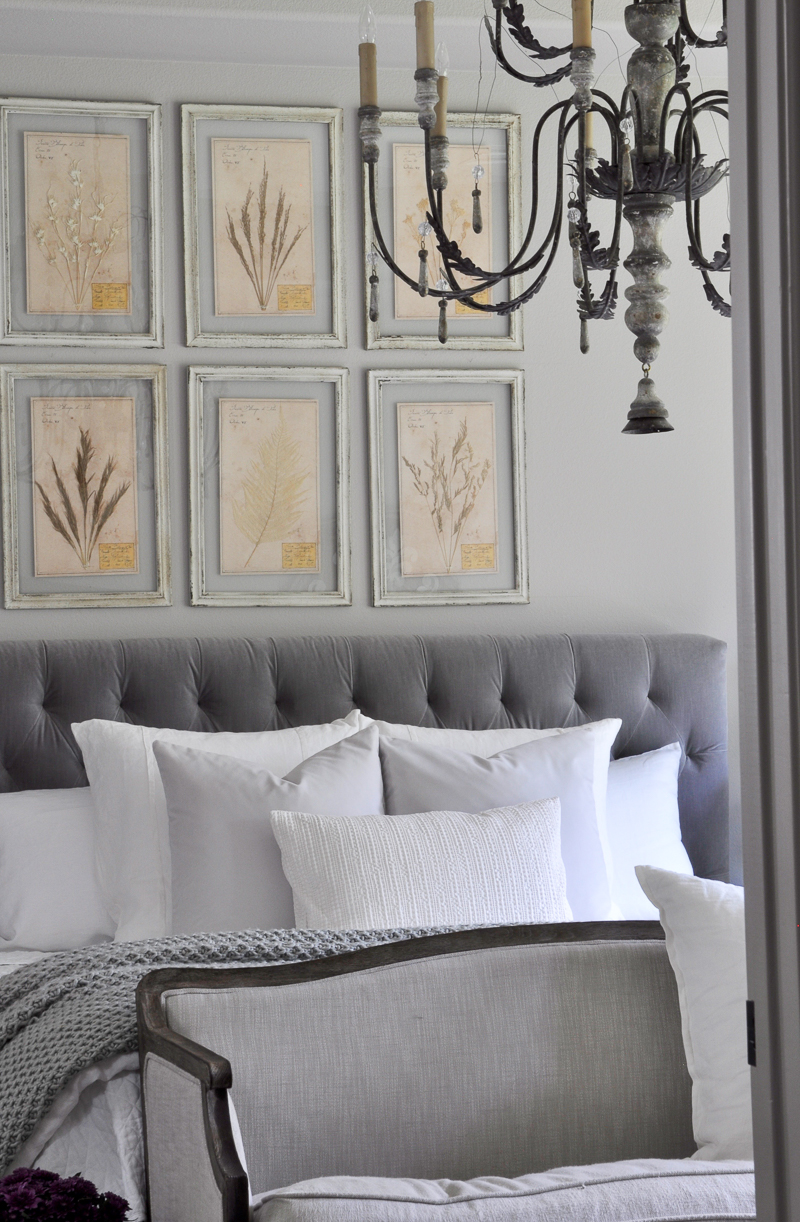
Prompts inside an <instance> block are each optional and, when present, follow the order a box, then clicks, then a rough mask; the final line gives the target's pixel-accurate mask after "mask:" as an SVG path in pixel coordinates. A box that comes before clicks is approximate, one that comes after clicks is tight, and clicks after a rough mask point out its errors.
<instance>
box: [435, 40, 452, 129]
mask: <svg viewBox="0 0 800 1222" xmlns="http://www.w3.org/2000/svg"><path fill="white" fill-rule="evenodd" d="M449 67H450V56H449V55H448V53H447V47H446V46H445V44H444V43H443V42H440V43H439V45H438V47H437V48H436V71H437V72H438V73H439V79H438V80H437V82H436V89H437V92H438V94H439V101H438V102H437V103H436V123H435V124H434V127H433V133H432V134H433V135H434V136H446V135H447V85H448V80H447V73H448V69H449Z"/></svg>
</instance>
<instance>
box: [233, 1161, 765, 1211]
mask: <svg viewBox="0 0 800 1222" xmlns="http://www.w3.org/2000/svg"><path fill="white" fill-rule="evenodd" d="M254 1206H255V1208H254V1213H253V1222H444V1220H445V1219H447V1220H448V1222H461V1220H462V1219H463V1220H464V1222H467V1220H469V1222H528V1219H530V1222H545V1220H546V1222H589V1220H591V1222H619V1219H621V1218H624V1219H625V1220H626V1222H679V1220H680V1219H687V1220H688V1219H697V1218H702V1219H703V1220H704V1222H705V1220H706V1219H708V1220H709V1222H710V1220H711V1219H714V1218H719V1219H723V1218H724V1219H725V1220H726V1222H732V1220H737V1222H738V1220H739V1219H741V1220H744V1219H754V1218H755V1216H756V1212H755V1191H754V1185H753V1164H752V1163H749V1162H714V1163H707V1162H698V1161H696V1160H691V1161H689V1160H684V1159H655V1158H650V1159H635V1160H631V1161H627V1162H618V1163H595V1164H593V1165H591V1166H585V1167H561V1168H558V1169H557V1170H555V1171H545V1172H540V1173H539V1174H538V1175H523V1176H520V1177H519V1178H518V1179H503V1178H501V1177H495V1176H484V1177H481V1178H480V1179H474V1180H417V1179H383V1178H378V1177H369V1176H364V1177H350V1176H330V1177H328V1178H326V1179H316V1180H305V1181H303V1182H302V1183H299V1184H292V1185H291V1186H290V1187H287V1188H279V1189H275V1190H273V1191H272V1192H268V1193H265V1194H263V1195H262V1196H260V1197H257V1198H256V1199H255V1201H254ZM443 1207H444V1208H443Z"/></svg>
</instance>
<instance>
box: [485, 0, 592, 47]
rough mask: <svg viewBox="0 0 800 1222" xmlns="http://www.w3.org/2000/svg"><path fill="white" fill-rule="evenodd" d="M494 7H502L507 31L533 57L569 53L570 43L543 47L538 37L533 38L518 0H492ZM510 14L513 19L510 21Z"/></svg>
mask: <svg viewBox="0 0 800 1222" xmlns="http://www.w3.org/2000/svg"><path fill="white" fill-rule="evenodd" d="M493 2H494V3H495V8H502V9H503V10H504V11H505V14H506V23H507V25H508V32H509V34H510V35H511V37H512V38H513V39H514V41H515V42H516V43H517V44H518V45H519V46H520V47H522V49H523V50H524V51H530V53H531V58H534V59H558V57H559V55H569V53H570V52H571V50H572V43H569V44H568V45H567V46H566V47H543V46H542V44H541V43H540V42H539V40H538V38H534V36H533V34H532V33H531V30H530V28H529V26H527V25H525V24H524V22H525V9H524V8H523V6H522V4H521V3H520V0H499V3H497V2H496V0H493ZM512 14H513V15H514V19H513V21H512Z"/></svg>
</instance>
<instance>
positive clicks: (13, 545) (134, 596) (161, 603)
mask: <svg viewBox="0 0 800 1222" xmlns="http://www.w3.org/2000/svg"><path fill="white" fill-rule="evenodd" d="M48 378H49V379H58V380H59V381H60V382H61V383H62V385H63V384H66V383H68V382H69V381H70V380H72V381H74V382H75V383H76V390H77V391H78V393H79V397H87V396H86V389H85V388H86V385H87V383H88V382H90V381H91V380H92V379H94V380H96V381H100V382H105V383H107V382H110V381H119V382H128V383H130V382H135V381H139V382H149V383H150V386H151V392H150V393H151V396H152V417H151V419H152V437H151V438H150V439H149V445H148V444H145V445H142V444H141V439H137V449H138V450H139V452H140V453H142V452H144V453H146V452H147V451H148V449H150V451H151V453H152V481H153V519H154V521H153V538H152V540H149V541H148V547H149V548H151V550H152V556H153V567H154V571H155V581H154V584H153V588H152V589H149V590H119V589H117V590H115V589H113V588H108V589H101V590H92V591H89V590H86V591H81V590H79V589H78V590H70V591H66V590H52V591H47V592H31V591H23V589H22V582H21V564H20V551H19V549H20V535H21V532H20V505H19V500H18V496H19V480H18V472H19V470H20V463H22V462H23V460H24V461H25V462H30V461H31V455H30V453H27V454H25V455H23V454H21V453H20V451H19V449H18V445H17V412H18V410H21V406H20V405H18V404H17V402H16V399H17V395H16V390H17V385H18V383H21V382H24V381H26V380H27V381H33V382H37V381H42V380H45V379H48ZM64 393H65V392H64V391H63V390H62V391H61V394H64ZM101 397H102V396H101ZM0 448H1V449H2V479H3V487H2V513H3V573H4V601H5V607H6V608H7V609H8V610H29V609H31V608H36V607H39V608H47V609H58V608H69V607H168V606H171V605H172V587H171V552H170V515H169V457H168V443H167V370H166V366H165V365H140V364H137V365H77V364H76V365H47V364H41V365H40V364H36V365H3V366H2V367H0ZM114 576H115V575H110V576H109V579H108V585H109V586H110V587H111V586H113V582H114ZM36 580H37V581H46V580H48V579H42V578H37V579H36ZM50 580H52V579H50ZM61 580H62V581H64V582H65V584H66V583H67V579H61ZM93 581H94V582H95V584H100V582H101V581H102V577H97V576H95V577H94V578H93Z"/></svg>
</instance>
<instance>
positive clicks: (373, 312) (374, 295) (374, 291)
mask: <svg viewBox="0 0 800 1222" xmlns="http://www.w3.org/2000/svg"><path fill="white" fill-rule="evenodd" d="M378 318H379V313H378V277H377V275H376V274H375V272H373V273H372V275H371V276H370V278H369V321H370V322H377V321H378Z"/></svg>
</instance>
